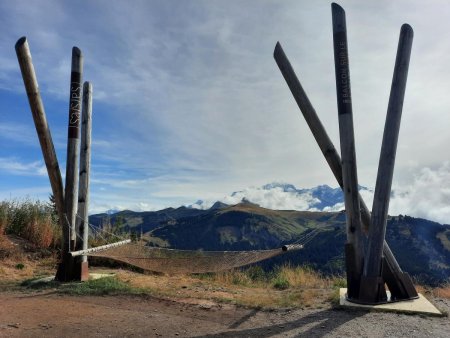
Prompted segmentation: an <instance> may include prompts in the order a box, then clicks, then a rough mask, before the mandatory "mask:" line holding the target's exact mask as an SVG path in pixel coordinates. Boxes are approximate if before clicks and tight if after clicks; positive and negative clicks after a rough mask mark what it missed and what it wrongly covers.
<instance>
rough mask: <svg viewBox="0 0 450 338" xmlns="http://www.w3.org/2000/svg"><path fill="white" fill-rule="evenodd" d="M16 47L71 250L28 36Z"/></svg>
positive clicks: (59, 180) (65, 240)
mask: <svg viewBox="0 0 450 338" xmlns="http://www.w3.org/2000/svg"><path fill="white" fill-rule="evenodd" d="M15 48H16V53H17V59H18V61H19V65H20V70H21V73H22V78H23V82H24V85H25V90H26V92H27V96H28V102H29V104H30V109H31V113H32V115H33V120H34V125H35V127H36V132H37V135H38V138H39V143H40V145H41V150H42V155H43V157H44V161H45V166H46V167H47V173H48V177H49V179H50V185H51V187H52V193H53V196H54V198H55V204H56V209H57V211H58V218H59V222H60V225H61V227H62V232H63V240H62V250H63V252H65V251H68V250H69V246H68V244H69V242H68V238H69V229H68V228H67V226H66V222H65V217H64V188H63V183H62V178H61V171H60V169H59V164H58V159H57V157H56V152H55V147H54V145H53V141H52V136H51V133H50V128H49V127H48V124H47V118H46V115H45V110H44V105H43V103H42V99H41V94H40V92H39V86H38V82H37V78H36V74H35V71H34V66H33V62H32V59H31V52H30V48H29V46H28V42H27V39H26V37H21V38H20V39H19V40H18V41H17V43H16V46H15Z"/></svg>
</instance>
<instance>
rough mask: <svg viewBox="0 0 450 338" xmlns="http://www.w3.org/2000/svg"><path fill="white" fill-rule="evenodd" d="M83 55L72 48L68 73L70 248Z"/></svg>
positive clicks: (76, 184) (73, 222) (67, 212)
mask: <svg viewBox="0 0 450 338" xmlns="http://www.w3.org/2000/svg"><path fill="white" fill-rule="evenodd" d="M82 74H83V55H82V54H81V50H80V49H79V48H77V47H73V48H72V71H71V74H70V97H69V121H68V139H67V162H66V189H65V191H66V195H65V202H66V205H65V207H66V214H67V218H68V222H69V224H70V228H71V234H70V240H71V245H70V248H71V250H74V249H75V243H76V238H77V233H76V231H75V222H76V214H77V205H78V163H79V157H80V123H81V105H82V91H81V88H82V85H81V84H82Z"/></svg>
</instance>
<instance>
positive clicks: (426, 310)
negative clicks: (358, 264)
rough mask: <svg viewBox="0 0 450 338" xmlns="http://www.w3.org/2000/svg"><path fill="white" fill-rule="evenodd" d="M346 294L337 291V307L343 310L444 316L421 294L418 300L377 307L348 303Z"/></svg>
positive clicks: (344, 289) (343, 289) (342, 290)
mask: <svg viewBox="0 0 450 338" xmlns="http://www.w3.org/2000/svg"><path fill="white" fill-rule="evenodd" d="M346 293H347V289H346V288H341V289H340V290H339V305H340V306H342V307H344V308H355V309H367V310H377V311H387V312H388V311H392V312H402V313H411V314H425V315H430V316H444V314H443V313H442V312H441V311H439V310H438V309H437V308H436V307H435V306H434V305H433V304H431V303H430V301H429V300H428V299H426V298H425V297H424V296H423V295H422V294H421V293H419V298H417V299H412V300H406V301H401V302H392V303H386V304H379V305H363V304H356V303H352V302H349V301H348V300H347V298H345V295H346ZM386 293H387V296H388V299H390V297H391V294H390V292H389V291H387V292H386Z"/></svg>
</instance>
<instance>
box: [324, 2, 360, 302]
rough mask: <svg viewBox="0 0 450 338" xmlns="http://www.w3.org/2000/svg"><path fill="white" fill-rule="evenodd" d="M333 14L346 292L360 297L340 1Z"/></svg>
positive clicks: (357, 215)
mask: <svg viewBox="0 0 450 338" xmlns="http://www.w3.org/2000/svg"><path fill="white" fill-rule="evenodd" d="M331 8H332V16H333V47H334V65H335V72H336V98H337V107H338V116H339V137H340V144H341V159H342V162H341V163H342V181H343V182H342V183H343V187H344V189H343V192H344V201H345V213H346V220H347V244H346V246H345V257H346V267H347V295H348V297H349V298H358V296H359V284H360V277H361V275H362V268H363V257H364V242H363V233H362V226H361V212H360V205H359V196H358V175H357V169H356V150H355V136H354V129H353V112H352V94H351V86H350V66H349V57H348V44H347V25H346V20H345V11H344V10H343V9H342V7H341V6H339V5H338V4H335V3H333V4H332V5H331Z"/></svg>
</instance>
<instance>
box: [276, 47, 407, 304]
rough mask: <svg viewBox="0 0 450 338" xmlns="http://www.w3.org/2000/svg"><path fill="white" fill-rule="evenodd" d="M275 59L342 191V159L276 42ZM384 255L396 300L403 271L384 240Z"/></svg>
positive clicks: (366, 220) (365, 218)
mask: <svg viewBox="0 0 450 338" xmlns="http://www.w3.org/2000/svg"><path fill="white" fill-rule="evenodd" d="M274 58H275V61H276V62H277V64H278V67H279V68H280V71H281V73H282V74H283V77H284V79H285V80H286V83H287V85H288V87H289V89H290V90H291V93H292V95H293V96H294V98H295V101H296V102H297V105H298V107H299V108H300V111H301V112H302V114H303V117H304V118H305V120H306V123H307V124H308V126H309V128H310V129H311V131H312V133H313V136H314V138H315V139H316V142H317V144H318V145H319V148H320V150H321V151H322V153H323V155H324V157H325V159H326V161H327V163H328V165H329V166H330V168H331V171H332V172H333V174H334V177H335V178H336V180H337V182H338V184H339V185H340V186H341V188H343V179H342V165H341V158H340V156H339V155H338V153H337V151H336V148H335V147H334V145H333V142H331V140H330V138H329V136H328V134H327V132H326V130H325V128H324V127H323V125H322V122H321V121H320V119H319V117H318V116H317V113H316V111H315V109H314V107H313V106H312V104H311V102H310V101H309V99H308V96H307V95H306V93H305V91H304V90H303V87H302V85H301V84H300V81H299V80H298V78H297V75H295V72H294V69H293V68H292V66H291V63H290V62H289V59H288V58H287V56H286V54H285V53H284V51H283V48H282V47H281V44H280V43H279V42H277V45H276V47H275V51H274ZM358 195H359V202H360V207H361V219H362V222H363V224H364V225H365V227H366V228H367V229H368V227H369V225H370V212H369V209H368V208H367V206H366V204H365V203H364V200H363V199H362V197H361V195H360V194H358ZM383 253H384V255H385V259H386V261H387V262H388V263H389V264H388V266H389V267H390V268H392V271H390V272H391V273H392V274H393V275H394V276H396V277H397V278H396V279H395V281H393V282H392V284H389V281H387V283H388V286H389V289H390V290H391V291H392V290H393V289H395V290H399V291H398V298H402V297H404V296H405V294H406V293H405V292H402V291H401V290H404V289H405V287H403V286H400V285H397V284H398V283H397V281H398V280H399V279H400V277H399V276H400V275H403V271H402V270H401V268H400V266H399V265H398V262H397V260H396V259H395V257H394V255H393V253H392V251H391V250H390V248H389V246H388V244H387V243H386V241H385V242H384V249H383ZM405 284H407V285H408V286H412V282H411V281H405ZM404 298H408V297H404Z"/></svg>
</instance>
